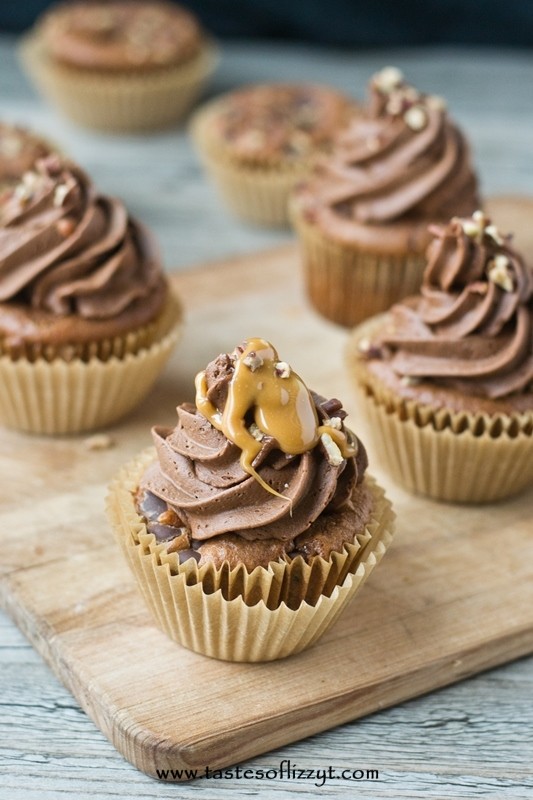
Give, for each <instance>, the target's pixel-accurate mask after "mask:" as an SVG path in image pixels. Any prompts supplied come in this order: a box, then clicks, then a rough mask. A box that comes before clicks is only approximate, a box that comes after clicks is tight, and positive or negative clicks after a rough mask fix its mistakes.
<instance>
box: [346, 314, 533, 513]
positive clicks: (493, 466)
mask: <svg viewBox="0 0 533 800" xmlns="http://www.w3.org/2000/svg"><path fill="white" fill-rule="evenodd" d="M378 324H379V323H378ZM375 327H376V322H375V321H372V322H370V323H366V325H362V326H360V327H359V328H358V329H357V330H356V331H355V332H354V335H353V337H352V339H351V341H350V344H349V351H348V357H349V360H350V366H351V369H352V371H353V372H354V373H355V377H356V380H357V383H358V390H359V391H358V394H359V401H360V405H361V407H362V409H363V410H364V412H365V413H366V415H367V419H368V423H369V434H370V437H371V445H372V446H373V449H374V452H375V453H376V454H378V453H379V459H380V463H381V464H382V465H383V467H384V468H385V469H386V470H387V472H389V473H390V475H391V477H392V478H393V479H394V480H395V481H397V482H398V483H399V484H401V485H403V486H404V487H405V488H406V489H408V490H409V491H412V492H416V493H419V494H423V495H427V496H429V497H432V498H433V499H435V500H445V501H449V502H456V503H490V502H493V501H496V500H502V499H504V498H506V497H510V496H512V495H514V494H517V493H518V492H520V491H522V490H523V489H525V487H526V486H528V485H532V484H533V411H532V412H530V413H525V414H523V413H515V414H508V415H503V414H502V415H495V416H489V415H487V414H473V413H469V412H466V411H464V412H457V413H453V412H450V411H447V410H446V409H433V408H431V407H429V406H423V405H421V404H419V403H416V402H414V401H405V400H402V399H401V398H399V397H397V396H395V395H394V394H393V393H392V392H391V391H390V390H388V389H387V388H386V387H384V386H382V385H380V384H379V383H378V382H377V381H373V380H372V377H371V376H369V374H368V371H366V370H364V366H362V365H361V364H360V360H359V359H358V358H357V343H358V342H359V341H361V339H363V338H368V337H369V336H370V337H371V335H372V332H373V330H374V329H375ZM363 371H364V377H363Z"/></svg>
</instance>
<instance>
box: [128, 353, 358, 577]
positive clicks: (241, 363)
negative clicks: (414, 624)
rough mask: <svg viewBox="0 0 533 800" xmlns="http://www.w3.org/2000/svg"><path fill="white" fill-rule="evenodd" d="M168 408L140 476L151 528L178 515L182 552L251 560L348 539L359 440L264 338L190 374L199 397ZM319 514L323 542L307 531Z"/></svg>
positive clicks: (168, 535) (171, 534)
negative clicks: (172, 413)
mask: <svg viewBox="0 0 533 800" xmlns="http://www.w3.org/2000/svg"><path fill="white" fill-rule="evenodd" d="M177 412H178V424H177V425H176V427H175V428H172V429H164V428H160V427H155V428H154V429H153V431H152V433H153V438H154V442H155V446H156V450H157V456H158V458H157V461H156V462H154V464H153V465H152V466H151V467H150V468H149V469H148V471H147V472H146V473H145V475H144V477H143V478H142V481H141V484H140V494H139V497H140V501H139V502H140V506H139V507H140V510H141V513H143V514H144V515H145V516H146V517H147V518H148V519H149V530H152V532H154V533H155V534H156V536H157V537H158V538H160V539H164V540H166V539H174V538H175V537H176V527H180V526H181V534H180V535H183V537H184V538H183V540H182V541H183V543H184V544H185V545H186V546H185V549H184V552H185V554H186V556H187V557H189V556H190V555H191V552H195V551H196V553H197V557H200V559H204V560H215V561H216V562H217V563H219V562H220V563H221V562H222V561H224V560H229V561H230V562H231V561H235V562H236V563H239V562H241V563H243V562H244V563H246V562H248V564H249V565H250V566H252V567H253V566H255V565H257V564H261V563H262V564H264V565H266V564H267V563H268V561H270V560H272V559H276V558H279V557H281V556H283V555H287V554H289V555H291V554H292V555H294V554H295V553H297V552H301V553H303V554H304V555H305V554H306V553H315V552H317V548H318V552H324V551H325V554H326V557H328V555H329V551H330V549H331V548H332V547H334V548H336V549H342V543H343V541H345V540H347V539H350V540H351V539H353V534H354V530H356V527H354V525H355V524H356V523H355V522H354V519H355V517H357V519H358V520H359V521H360V519H359V517H358V516H357V515H358V514H359V515H360V514H361V513H363V512H362V511H361V509H359V510H358V511H354V508H353V504H352V502H351V499H352V496H353V491H354V488H356V487H357V485H359V484H360V483H361V482H362V479H363V475H364V471H365V469H366V465H367V459H366V452H365V450H364V447H363V445H362V444H361V443H360V442H359V441H358V440H357V439H356V437H354V436H353V434H351V433H350V432H348V431H347V430H346V429H345V427H344V417H345V412H344V411H343V409H342V405H341V403H340V402H339V401H338V400H325V399H324V398H322V397H319V396H318V395H315V394H312V393H310V392H309V390H308V389H307V388H306V387H305V386H304V384H303V382H302V381H301V379H300V378H299V377H298V376H297V375H296V373H294V372H293V371H292V370H291V368H290V367H289V366H288V365H287V364H286V363H285V362H281V361H279V359H278V356H277V353H276V351H275V350H274V348H272V346H271V345H270V344H269V343H268V342H266V341H264V340H261V339H254V340H248V341H247V342H246V343H245V345H244V346H243V347H242V348H238V349H237V350H236V351H235V352H234V353H233V354H231V355H227V354H223V355H220V356H218V357H217V358H216V359H215V360H214V361H212V362H211V363H210V364H209V365H208V366H207V368H206V370H205V371H204V372H202V373H200V375H199V376H198V378H197V403H196V405H192V404H189V403H185V404H183V405H181V406H179V407H178V409H177ZM366 511H368V508H365V509H364V513H366ZM354 515H355V517H354ZM319 518H320V519H326V518H327V519H330V520H332V524H331V526H330V527H331V528H332V529H333V532H331V531H330V532H329V534H328V536H329V538H330V541H329V544H328V542H327V541H322V538H321V530H320V529H317V530H314V531H313V524H314V523H316V521H317V520H318V519H319ZM169 523H170V524H169ZM326 527H327V526H326ZM315 528H316V525H315ZM306 532H307V538H305V537H306ZM309 532H311V533H314V535H315V542H314V543H313V541H312V536H311V537H310V536H309ZM322 533H323V531H322ZM339 537H340V540H339ZM342 537H344V539H343V538H342ZM325 538H326V539H327V537H325ZM317 542H319V544H317ZM191 547H192V548H193V549H192V551H191V549H190V548H191Z"/></svg>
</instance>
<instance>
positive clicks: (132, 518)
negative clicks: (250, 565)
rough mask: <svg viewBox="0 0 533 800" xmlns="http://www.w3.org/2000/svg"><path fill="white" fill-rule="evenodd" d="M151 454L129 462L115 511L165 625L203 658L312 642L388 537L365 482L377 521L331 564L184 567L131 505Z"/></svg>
mask: <svg viewBox="0 0 533 800" xmlns="http://www.w3.org/2000/svg"><path fill="white" fill-rule="evenodd" d="M153 459H154V451H153V450H152V449H150V450H149V451H147V452H145V453H143V454H142V455H141V456H140V457H139V458H137V459H135V460H134V461H133V462H131V463H130V464H129V465H127V466H126V467H124V468H123V470H122V471H121V472H120V474H119V475H118V476H117V478H116V479H115V481H114V482H113V484H112V485H111V487H110V493H109V496H108V503H107V509H108V516H109V519H110V522H111V525H112V528H113V530H114V533H115V535H116V538H117V541H118V543H119V545H120V547H121V549H122V551H123V553H124V555H125V557H126V559H127V561H128V563H129V565H130V567H131V569H132V572H133V574H134V576H135V577H136V579H137V582H138V585H139V588H140V589H141V592H142V594H143V596H144V599H145V601H146V603H147V605H148V607H149V608H150V610H151V612H152V615H153V616H154V619H155V620H156V622H157V624H158V625H159V627H160V628H161V629H162V630H163V631H165V633H166V634H167V635H168V636H169V637H170V638H172V639H174V640H175V641H177V642H179V643H180V644H181V645H183V646H184V647H186V648H188V649H190V650H194V651H196V652H198V653H202V654H203V655H207V656H210V657H212V658H219V659H223V660H228V661H250V662H251V661H272V660H275V659H279V658H284V657H286V656H289V655H291V654H293V653H298V652H300V651H301V650H304V649H305V648H307V647H309V646H311V645H312V644H313V643H314V642H316V641H317V640H318V639H319V637H320V636H321V635H322V634H323V633H324V631H325V630H326V629H327V628H328V627H329V626H330V625H331V624H332V623H333V622H334V621H335V619H336V618H337V616H338V614H340V612H341V611H342V609H343V608H344V607H345V605H346V603H347V602H348V601H349V600H350V599H351V598H352V597H353V595H354V594H355V593H356V592H357V590H358V589H359V588H360V587H361V586H362V585H363V583H364V581H365V580H366V578H367V577H368V575H369V574H370V572H371V571H372V569H373V568H374V567H375V565H376V564H377V563H378V562H379V561H380V560H381V558H382V556H383V555H384V553H385V551H386V549H387V547H388V545H389V543H390V541H391V538H392V523H393V519H394V514H393V512H392V509H391V505H390V503H389V501H388V500H387V499H386V497H385V496H384V492H383V490H382V489H380V487H378V486H377V484H375V483H374V482H373V481H372V480H371V479H368V480H369V487H370V490H371V492H372V496H373V500H374V508H373V512H372V517H371V519H370V521H369V523H368V524H367V526H366V527H365V529H364V531H361V532H360V534H357V535H356V537H355V539H354V543H353V544H348V545H346V546H345V549H344V552H343V553H336V554H334V555H333V556H332V557H331V558H330V559H329V560H328V561H324V560H323V559H315V561H316V562H317V565H316V566H315V564H313V565H304V564H302V563H295V562H296V561H300V562H301V561H302V560H301V559H295V562H292V563H288V564H286V563H278V562H272V563H271V564H270V565H269V566H268V568H266V569H265V568H263V567H257V568H256V569H255V570H254V571H253V572H252V573H250V574H248V573H246V571H245V570H242V569H241V568H236V569H234V570H231V571H230V570H229V569H225V568H224V567H222V569H221V570H219V571H215V570H214V569H213V568H212V566H211V565H205V566H204V567H201V568H200V569H198V567H197V565H196V563H195V562H193V561H192V560H189V561H187V562H185V564H182V565H179V562H178V561H177V559H176V558H175V555H174V557H173V556H172V554H171V555H170V556H169V555H168V554H167V553H166V550H165V547H164V545H157V544H156V542H155V538H154V537H153V535H152V534H148V533H147V531H146V525H145V524H144V522H143V520H142V518H141V517H140V516H139V515H138V514H137V512H136V509H135V505H134V499H133V492H134V491H135V489H136V487H137V485H138V481H139V478H140V476H141V475H142V473H143V472H144V470H145V469H146V467H147V466H148V464H149V463H151V462H152V461H153ZM319 561H321V562H322V563H321V564H319V563H318V562H319ZM292 573H294V574H292ZM291 575H292V577H295V576H296V575H297V577H298V578H299V585H300V588H299V593H300V596H299V598H298V601H297V602H296V601H295V597H294V594H292V592H291V590H290V589H289V588H288V586H289V584H290V582H291V580H290V579H291ZM317 575H318V576H319V577H318V578H317ZM292 582H293V583H298V581H297V580H294V581H292ZM315 582H318V585H319V587H320V591H319V592H318V593H317V592H316V591H315V587H314V586H313V584H314V583H315ZM291 594H292V596H291ZM289 597H290V599H289ZM302 597H307V600H305V599H302Z"/></svg>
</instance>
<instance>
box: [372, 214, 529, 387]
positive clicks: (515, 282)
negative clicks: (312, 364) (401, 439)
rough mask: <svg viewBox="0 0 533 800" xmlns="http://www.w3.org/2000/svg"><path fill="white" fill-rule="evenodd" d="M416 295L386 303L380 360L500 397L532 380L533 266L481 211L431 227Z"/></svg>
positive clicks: (408, 377) (422, 377)
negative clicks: (387, 310)
mask: <svg viewBox="0 0 533 800" xmlns="http://www.w3.org/2000/svg"><path fill="white" fill-rule="evenodd" d="M431 233H432V234H433V237H434V238H433V241H432V242H431V244H430V246H429V248H428V254H427V255H428V262H427V267H426V270H425V274H424V281H423V285H422V288H421V293H420V295H419V296H417V297H414V298H410V299H408V300H406V301H405V302H403V303H400V304H398V305H396V306H394V307H393V308H392V311H391V316H390V323H389V324H388V325H387V326H386V328H385V330H384V331H382V332H381V333H380V336H379V339H380V345H381V349H378V351H377V352H376V351H374V353H373V354H374V355H378V356H379V357H380V358H382V359H383V360H384V361H385V362H386V363H387V364H388V365H389V367H390V368H392V370H393V371H394V373H395V374H396V375H397V376H399V377H400V378H401V379H402V380H403V381H404V383H405V384H406V385H408V386H409V385H410V386H412V387H413V391H414V392H416V391H417V388H418V386H417V385H418V384H419V383H420V382H424V383H425V382H427V381H430V382H431V383H433V384H435V385H437V386H443V387H448V388H451V389H455V390H458V391H459V392H460V393H461V394H466V395H474V396H477V397H484V398H489V399H495V400H498V399H504V398H508V397H510V396H514V395H520V394H524V393H527V392H529V394H530V395H531V391H530V388H531V384H532V381H533V316H532V312H533V272H532V270H531V268H530V267H529V266H527V265H526V264H525V263H524V260H523V258H522V257H521V255H519V253H517V252H516V250H514V248H513V247H512V245H511V237H509V236H503V235H502V234H501V233H500V232H499V231H498V229H497V228H496V227H495V226H494V225H492V224H491V222H490V220H489V219H487V218H486V217H485V216H484V215H483V213H482V212H476V213H475V214H474V215H473V217H470V218H468V219H459V218H453V219H452V220H451V222H450V223H449V224H448V225H444V226H433V227H431Z"/></svg>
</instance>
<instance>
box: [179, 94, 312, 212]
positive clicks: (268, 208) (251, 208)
mask: <svg viewBox="0 0 533 800" xmlns="http://www.w3.org/2000/svg"><path fill="white" fill-rule="evenodd" d="M216 102H217V101H214V102H213V103H208V104H207V105H206V106H205V107H203V108H201V109H200V110H199V111H197V112H196V113H195V115H194V117H193V120H192V123H191V136H192V139H193V141H194V143H195V145H196V148H197V151H198V154H199V156H200V159H201V161H202V164H203V165H204V167H205V170H206V172H207V174H208V177H209V178H210V179H211V180H212V181H213V183H214V185H215V187H216V189H217V191H218V193H219V195H220V196H221V198H222V200H223V201H224V202H225V203H226V204H227V205H228V207H229V208H230V210H231V211H232V212H233V213H234V214H235V215H237V216H238V217H240V218H241V219H243V220H245V221H247V222H252V223H254V224H256V225H267V226H273V227H278V226H284V227H286V226H288V224H289V214H288V202H289V196H290V193H291V191H292V189H293V188H294V186H295V184H296V183H297V182H298V181H299V180H301V179H302V178H303V177H304V176H305V175H306V174H307V172H308V171H309V163H310V162H309V161H308V160H306V161H304V160H302V161H300V162H298V163H294V164H283V163H281V162H272V163H265V164H263V163H257V164H253V165H252V164H243V163H240V162H238V161H236V160H235V159H232V158H231V155H230V154H229V153H228V152H227V151H226V150H225V149H224V148H222V147H220V146H219V145H218V143H217V141H216V139H215V137H214V136H213V135H212V129H211V121H212V117H213V110H214V109H215V108H216Z"/></svg>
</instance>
